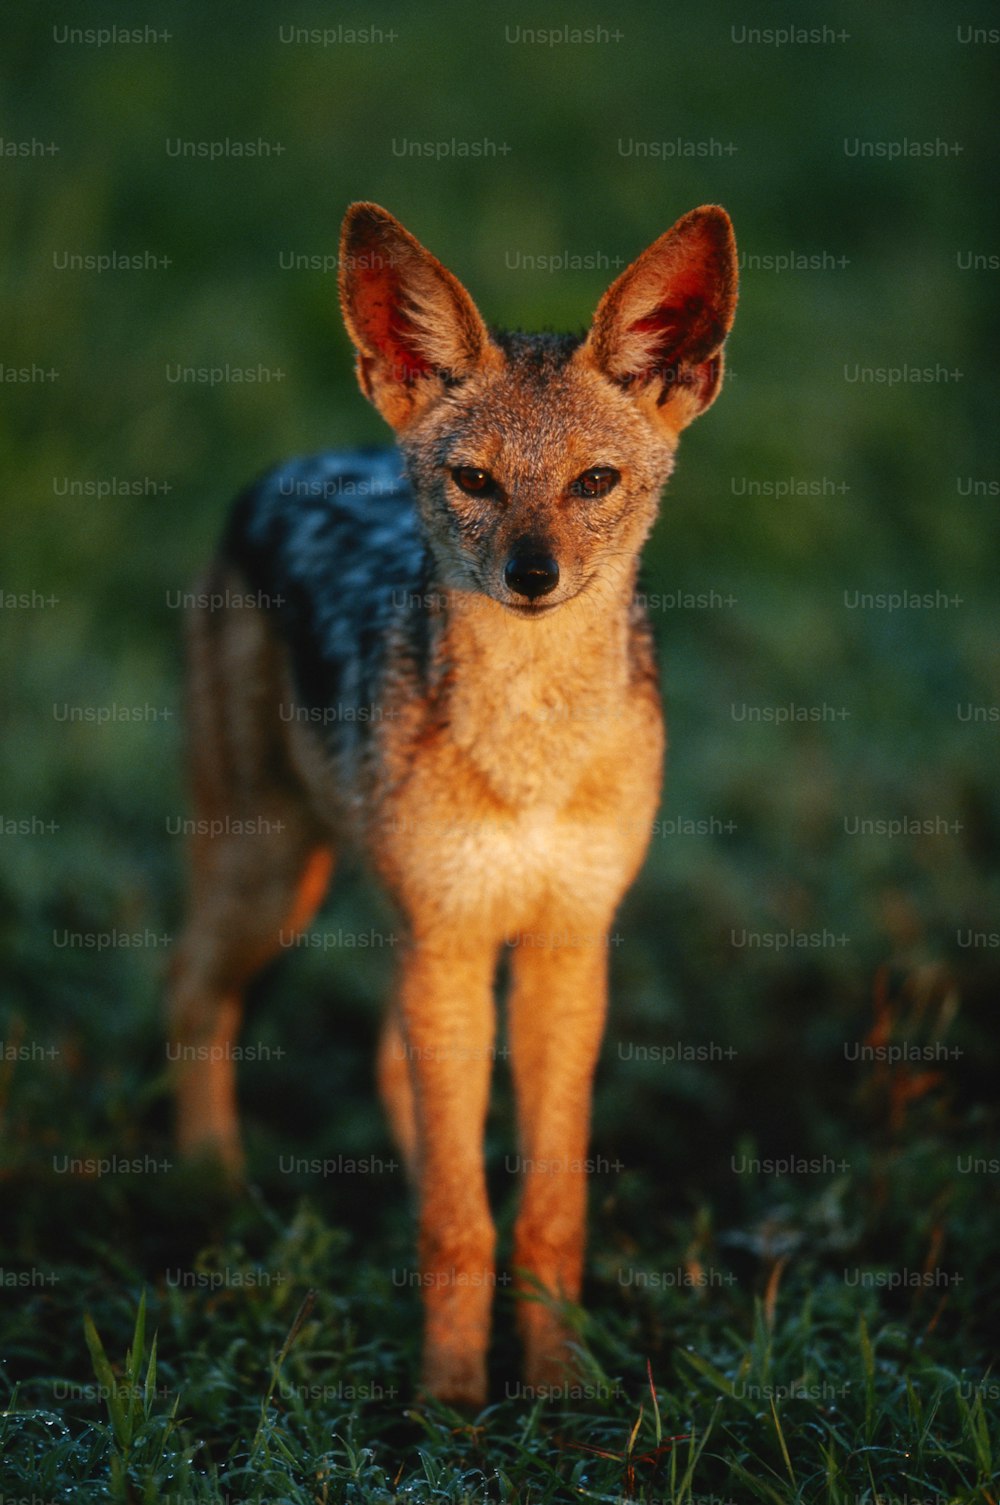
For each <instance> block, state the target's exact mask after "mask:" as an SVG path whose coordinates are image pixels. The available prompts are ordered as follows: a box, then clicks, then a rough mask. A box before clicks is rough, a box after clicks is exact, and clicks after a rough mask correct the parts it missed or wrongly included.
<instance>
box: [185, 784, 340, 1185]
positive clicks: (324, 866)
mask: <svg viewBox="0 0 1000 1505" xmlns="http://www.w3.org/2000/svg"><path fill="white" fill-rule="evenodd" d="M290 814H291V812H287V813H286V814H285V815H284V816H280V815H279V816H278V817H277V818H276V824H280V825H282V826H284V827H285V829H284V830H283V831H279V832H275V833H274V834H273V835H270V834H269V835H267V836H262V835H253V836H236V837H232V838H229V837H220V838H216V839H215V841H214V845H212V846H211V849H209V850H206V848H209V847H210V843H212V838H209V839H208V840H207V841H206V842H204V843H202V844H201V845H200V849H197V855H195V858H194V882H193V884H192V906H191V917H190V920H189V922H188V925H187V928H186V930H185V933H184V936H183V938H182V941H181V945H180V949H179V953H178V958H177V962H176V964H175V969H174V977H173V987H172V990H171V998H170V1043H169V1046H168V1054H169V1056H170V1058H171V1060H172V1061H174V1062H175V1063H176V1064H175V1079H174V1085H175V1091H176V1097H177V1137H178V1142H179V1145H180V1148H181V1151H182V1152H183V1153H184V1154H186V1155H205V1156H209V1157H211V1158H213V1159H215V1160H218V1161H220V1162H221V1163H222V1164H223V1165H224V1166H225V1167H226V1169H227V1170H229V1171H232V1172H236V1171H238V1170H239V1168H240V1166H241V1163H242V1153H241V1149H240V1138H239V1127H238V1118H237V1109H236V1080H235V1079H236V1072H235V1063H234V1059H233V1046H234V1044H235V1042H236V1037H237V1034H238V1031H239V1027H240V1023H241V1018H242V995H243V990H244V988H245V987H246V984H247V983H248V982H249V981H250V979H251V978H252V977H253V976H254V974H255V973H256V972H257V971H258V970H259V969H260V968H261V967H262V966H264V964H265V963H266V962H268V961H270V960H271V958H272V957H273V956H275V955H276V954H277V953H278V951H279V949H280V948H281V946H282V945H290V944H291V943H292V940H293V938H294V936H295V934H296V933H297V932H298V931H300V930H302V929H304V928H305V926H306V925H308V923H309V921H310V920H311V919H312V916H313V914H314V913H315V910H316V908H317V907H318V905H319V903H320V901H321V900H322V897H323V894H324V892H325V890H326V886H327V882H328V880H329V877H330V873H331V870H332V867H333V857H332V853H331V852H330V850H329V848H327V847H323V846H317V845H315V843H314V840H313V841H312V842H311V840H310V838H311V836H312V833H311V832H307V830H305V829H303V828H302V827H301V825H300V824H299V825H298V826H297V823H296V821H295V820H294V819H290V818H289V816H290ZM265 819H267V817H265Z"/></svg>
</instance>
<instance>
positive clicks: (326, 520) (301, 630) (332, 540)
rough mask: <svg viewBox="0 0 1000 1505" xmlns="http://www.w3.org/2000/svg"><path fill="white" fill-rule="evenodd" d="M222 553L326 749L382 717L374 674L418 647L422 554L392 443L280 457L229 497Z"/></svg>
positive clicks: (421, 646)
mask: <svg viewBox="0 0 1000 1505" xmlns="http://www.w3.org/2000/svg"><path fill="white" fill-rule="evenodd" d="M220 557H221V559H222V561H223V562H224V563H226V564H228V565H232V566H235V567H236V569H237V570H238V571H239V574H240V575H241V576H242V578H243V579H244V580H245V581H246V583H247V585H248V586H249V588H250V590H251V592H252V597H253V600H254V603H255V605H256V607H257V608H258V609H260V610H262V611H264V612H265V613H267V614H268V615H269V616H270V617H271V618H272V620H273V624H274V626H275V628H276V629H277V632H278V635H279V636H280V638H281V639H282V640H283V641H284V643H285V644H286V646H287V649H288V658H289V668H290V673H291V680H292V685H293V689H294V694H295V699H296V705H295V706H293V707H290V708H289V709H288V711H287V712H286V713H285V715H286V718H287V719H293V718H299V717H301V718H302V719H304V720H307V721H309V722H310V723H311V724H312V725H313V726H314V727H316V728H317V730H319V731H320V735H321V736H322V737H323V740H324V741H325V742H326V744H327V746H328V749H329V750H330V751H331V752H334V753H335V752H337V751H338V750H345V751H346V750H349V749H351V748H352V747H354V748H355V750H356V744H357V743H359V742H363V741H364V740H365V738H366V734H367V733H368V732H370V730H371V729H372V728H373V727H374V726H375V725H377V724H378V723H379V721H380V720H381V717H382V714H383V711H384V705H383V692H384V679H385V675H386V673H387V670H388V669H389V667H390V658H391V667H392V670H393V672H394V673H395V674H396V675H398V674H399V672H400V670H401V669H402V668H403V667H405V665H406V661H407V660H409V663H410V667H411V668H412V670H413V672H414V673H415V674H416V675H418V676H419V674H420V671H421V667H422V665H421V660H422V658H423V657H424V655H425V652H426V641H425V640H426V633H425V627H426V622H425V613H424V612H423V610H422V609H421V606H422V603H423V601H424V598H425V594H426V581H427V575H428V558H427V549H426V544H425V540H424V536H423V534H422V531H421V527H420V523H419V521H418V518H417V516H416V512H415V510H414V506H413V497H412V493H411V491H410V487H409V485H408V482H407V480H406V477H405V474H404V471H403V464H402V460H401V459H400V456H399V454H398V453H397V452H396V451H395V450H391V449H360V450H350V451H335V452H330V453H326V454H320V455H313V456H309V457H306V458H299V459H294V460H289V461H286V462H285V463H283V464H280V465H278V466H276V467H275V468H273V469H272V470H270V471H268V472H267V473H266V474H265V475H263V476H262V477H261V478H260V479H259V480H258V481H257V482H255V483H254V484H253V485H252V486H250V487H249V488H248V489H247V490H246V491H244V492H243V493H242V494H241V496H240V497H239V498H238V499H237V501H236V503H235V504H234V506H233V509H232V512H231V514H230V518H229V523H228V526H227V528H226V530H225V533H224V535H223V539H222V543H221V548H220Z"/></svg>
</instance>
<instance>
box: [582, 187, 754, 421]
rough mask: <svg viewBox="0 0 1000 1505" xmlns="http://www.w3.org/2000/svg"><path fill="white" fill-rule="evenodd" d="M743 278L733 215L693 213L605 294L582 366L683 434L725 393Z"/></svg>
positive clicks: (710, 209) (713, 210) (709, 208)
mask: <svg viewBox="0 0 1000 1505" xmlns="http://www.w3.org/2000/svg"><path fill="white" fill-rule="evenodd" d="M738 275H739V274H738V269H737V260H736V242H735V239H734V238H733V227H732V225H731V224H730V221H729V215H728V214H727V213H726V211H725V210H724V209H720V208H719V207H718V205H716V204H706V205H704V206H703V207H702V208H701V209H693V210H692V211H691V213H690V214H685V215H684V217H683V219H679V220H678V221H677V223H676V225H674V227H673V229H671V230H668V231H667V233H666V234H665V235H661V236H660V238H659V240H655V241H654V242H653V244H652V245H651V246H649V247H647V249H646V250H645V251H643V253H642V255H641V256H639V257H638V258H637V260H635V261H633V263H632V265H631V266H630V267H626V269H625V271H624V272H622V274H621V276H620V277H619V278H618V280H617V281H616V282H613V283H612V285H611V286H610V287H609V288H608V290H607V292H606V293H605V294H604V297H603V298H602V299H601V301H600V303H599V304H598V307H597V312H596V314H595V315H594V322H593V325H592V326H591V330H590V334H589V335H588V336H587V340H586V342H585V344H584V346H583V349H582V350H581V352H580V355H581V357H582V359H583V360H585V361H588V362H589V363H590V364H592V365H594V366H596V367H597V368H598V370H600V371H601V372H602V373H603V375H605V376H607V377H608V378H610V380H611V381H613V382H615V383H616V384H617V385H619V386H621V387H624V388H625V389H626V390H627V391H629V392H631V393H633V394H634V395H635V396H636V397H637V398H638V399H639V400H640V401H641V402H642V404H643V406H644V407H645V408H646V409H647V411H648V413H649V416H650V418H651V419H653V421H654V422H657V423H660V424H662V425H663V426H664V427H666V428H667V429H669V430H671V431H672V432H674V433H678V432H679V431H680V430H681V429H682V428H683V427H684V426H685V425H686V424H688V423H690V422H691V420H692V419H693V418H697V416H698V414H699V413H703V412H704V411H705V409H706V408H707V407H708V406H709V404H710V403H711V402H713V401H714V399H715V397H716V396H717V395H718V391H719V388H720V386H721V385H722V369H723V360H722V346H723V343H724V342H725V338H726V335H727V334H728V333H729V330H730V328H731V326H732V322H733V314H734V313H735V311H736V296H737V281H738Z"/></svg>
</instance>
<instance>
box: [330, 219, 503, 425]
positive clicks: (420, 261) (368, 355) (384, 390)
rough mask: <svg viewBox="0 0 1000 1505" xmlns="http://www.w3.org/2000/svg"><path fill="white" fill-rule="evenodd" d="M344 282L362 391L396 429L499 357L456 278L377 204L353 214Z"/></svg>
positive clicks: (344, 235)
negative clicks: (492, 357) (450, 388)
mask: <svg viewBox="0 0 1000 1505" xmlns="http://www.w3.org/2000/svg"><path fill="white" fill-rule="evenodd" d="M339 280H340V307H341V310H342V312H343V315H344V323H345V324H346V325H347V332H348V334H349V335H350V337H351V340H352V342H353V344H354V347H355V349H356V350H357V352H358V364H357V371H358V381H359V383H360V385H361V390H362V391H363V392H364V394H365V396H366V397H368V398H370V399H371V401H372V402H373V403H374V404H375V406H376V407H377V408H378V410H379V412H380V413H381V414H382V416H383V418H385V419H386V420H387V421H388V422H389V423H390V424H391V425H392V427H393V428H394V429H402V428H406V427H407V425H408V424H410V423H411V422H412V421H413V419H414V418H416V417H417V416H418V415H419V414H420V413H422V412H424V411H426V409H427V408H428V407H429V406H430V405H431V404H432V403H433V402H435V401H436V400H437V399H438V398H439V397H440V396H441V395H442V394H443V393H444V391H445V390H446V389H447V388H448V387H449V386H454V385H455V384H456V383H458V382H461V381H463V380H464V379H465V378H466V377H467V376H469V375H471V373H472V372H473V371H474V370H475V369H476V367H477V366H479V365H480V364H481V363H482V362H484V361H485V360H487V359H488V358H490V356H491V355H492V353H493V352H496V354H497V355H498V354H499V352H498V351H496V347H495V346H493V344H492V342H491V340H490V337H489V333H488V331H487V329H486V325H485V324H484V323H483V321H482V319H481V318H480V315H479V311H478V309H477V308H476V305H475V304H474V303H473V301H472V299H471V298H470V297H469V295H468V293H467V292H466V291H465V288H464V287H463V286H462V284H461V283H460V282H459V280H458V278H457V277H453V276H452V274H451V272H449V271H448V270H447V268H446V267H443V266H442V265H441V263H440V262H439V261H438V260H437V259H436V257H434V256H432V255H431V253H430V252H429V251H426V250H425V249H424V247H423V246H422V245H421V244H420V242H419V241H418V240H415V239H414V237H413V236H412V235H411V234H410V233H409V231H408V230H404V229H403V226H402V225H401V224H400V223H399V221H398V220H397V219H394V218H393V216H392V215H391V214H389V213H388V211H387V210H385V209H380V208H379V206H378V204H352V205H351V207H350V208H349V209H348V211H347V214H346V215H345V217H344V226H343V230H342V231H341V237H340V279H339Z"/></svg>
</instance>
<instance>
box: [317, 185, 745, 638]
mask: <svg viewBox="0 0 1000 1505" xmlns="http://www.w3.org/2000/svg"><path fill="white" fill-rule="evenodd" d="M736 282H737V270H736V247H735V242H734V240H733V232H732V226H731V225H730V222H729V216H728V215H727V214H726V212H725V210H724V209H719V208H717V207H715V206H714V205H708V206H706V207H704V208H701V209H694V210H692V212H691V213H690V214H686V215H685V216H684V217H683V219H680V220H678V222H677V224H676V225H674V227H673V229H672V230H668V231H667V232H666V234H665V235H661V236H660V238H659V239H658V240H656V241H654V242H653V244H652V245H651V246H649V247H648V249H647V250H645V251H644V252H643V253H642V255H641V256H640V257H639V258H638V260H636V261H634V262H633V263H632V265H631V266H630V267H628V268H627V269H626V271H624V272H623V273H622V274H621V276H620V277H619V278H618V279H617V280H616V281H615V282H614V283H613V284H612V286H611V287H610V288H609V289H608V290H607V292H606V293H605V294H604V297H603V298H602V299H601V301H600V303H599V304H598V307H597V312H596V314H595V315H594V320H593V323H592V324H591V327H590V331H589V333H588V334H587V335H586V336H585V337H578V336H574V335H526V334H504V333H500V332H495V331H491V330H488V329H487V327H486V325H485V324H484V323H483V320H482V319H481V317H480V315H479V312H478V310H477V308H476V306H475V304H474V303H473V301H472V299H471V298H470V297H469V295H468V293H467V292H466V291H465V289H464V288H463V287H462V285H461V283H460V282H459V281H458V280H457V279H456V278H455V277H454V276H453V275H452V274H451V272H449V271H447V270H446V268H445V267H443V266H442V265H441V263H440V262H439V261H437V260H436V259H435V258H434V257H433V256H432V255H431V254H430V252H429V251H426V250H424V248H423V246H421V245H420V244H419V242H418V241H416V240H414V238H413V236H412V235H410V234H409V232H408V231H406V230H404V229H403V227H402V225H401V224H400V223H399V222H398V220H396V219H394V218H393V216H392V215H391V214H389V213H387V211H386V210H384V209H380V208H379V207H378V206H377V205H376V204H353V205H352V206H351V208H350V209H349V210H348V212H347V216H346V218H345V220H344V228H343V235H342V240H341V255H340V293H341V306H342V308H343V313H344V321H345V323H346V325H347V329H348V333H349V334H350V336H351V339H352V341H353V342H354V345H355V347H356V349H357V352H358V361H357V371H358V380H359V381H360V384H361V388H362V390H363V391H364V392H365V394H366V395H367V396H368V397H369V398H370V399H371V401H372V402H373V403H374V404H375V406H376V407H377V408H378V410H379V412H380V413H381V414H382V415H383V417H384V418H386V419H387V420H388V422H389V423H390V424H391V425H392V427H393V428H394V429H395V430H396V433H397V435H398V438H399V444H400V448H401V449H402V451H403V454H404V456H405V458H406V463H407V468H408V471H409V474H410V479H411V481H412V483H413V486H414V490H415V494H416V498H417V504H418V506H419V508H420V512H421V515H422V517H423V520H424V524H425V526H426V529H427V533H428V537H429V539H430V544H431V548H432V551H433V554H434V557H435V561H436V564H437V569H438V572H439V576H440V580H441V583H442V584H444V585H446V586H448V587H451V588H453V589H457V590H464V591H474V592H479V593H482V594H485V595H488V596H491V597H492V598H493V599H494V600H495V601H498V602H500V603H501V604H502V605H504V606H506V607H508V608H509V609H510V610H511V611H515V612H518V613H520V614H521V615H524V616H532V615H537V614H540V613H542V612H546V611H551V610H552V609H554V608H555V607H557V606H560V605H562V603H563V602H565V601H569V600H571V599H572V598H573V597H574V596H577V595H580V593H581V592H586V591H590V590H592V589H593V590H595V591H597V590H599V591H600V593H601V594H604V595H606V593H607V591H608V589H609V588H622V589H631V586H632V582H633V579H634V574H635V568H636V562H637V559H638V554H639V550H640V548H641V547H642V544H643V542H644V540H645V538H646V536H647V534H648V532H649V530H650V528H651V527H652V524H653V520H654V518H655V516H656V508H657V502H658V498H659V493H660V489H661V487H662V486H663V483H664V482H665V480H666V479H667V476H668V475H669V474H670V471H671V468H672V465H673V456H674V451H675V449H676V447H677V440H678V436H679V434H680V431H681V429H683V428H684V427H685V426H686V425H687V424H688V423H690V422H691V420H692V419H693V418H697V416H698V414H699V413H703V412H704V411H705V409H706V408H707V407H708V406H709V404H710V403H711V402H713V401H714V399H715V397H716V396H717V394H718V391H719V388H720V386H721V384H722V370H723V353H722V347H723V343H724V341H725V338H726V335H727V334H728V333H729V328H730V325H731V324H732V320H733V312H734V309H735V306H736Z"/></svg>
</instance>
